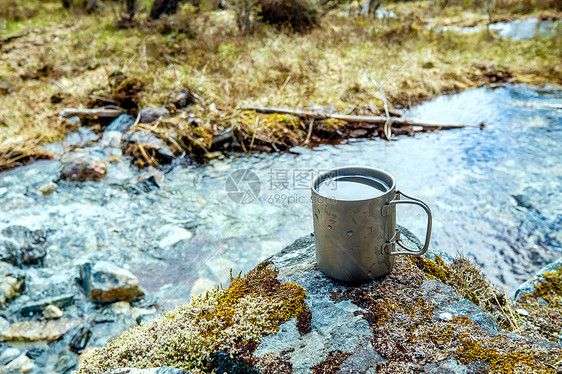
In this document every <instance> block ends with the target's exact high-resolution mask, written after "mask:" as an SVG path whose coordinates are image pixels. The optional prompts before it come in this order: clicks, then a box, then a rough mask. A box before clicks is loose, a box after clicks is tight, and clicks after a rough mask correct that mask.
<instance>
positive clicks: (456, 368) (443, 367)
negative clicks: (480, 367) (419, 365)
mask: <svg viewBox="0 0 562 374" xmlns="http://www.w3.org/2000/svg"><path fill="white" fill-rule="evenodd" d="M424 369H425V372H426V373H429V374H465V373H468V369H467V367H466V366H465V365H463V364H461V363H460V362H458V361H457V360H455V359H454V358H448V359H446V360H443V361H440V362H432V363H430V364H427V365H425V368H424Z"/></svg>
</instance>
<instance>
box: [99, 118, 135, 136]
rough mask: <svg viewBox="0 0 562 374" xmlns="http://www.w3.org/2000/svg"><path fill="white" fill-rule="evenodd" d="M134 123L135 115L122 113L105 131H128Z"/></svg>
mask: <svg viewBox="0 0 562 374" xmlns="http://www.w3.org/2000/svg"><path fill="white" fill-rule="evenodd" d="M134 123H135V117H133V116H131V115H128V114H121V115H120V116H119V117H117V118H115V119H114V120H113V121H112V122H111V123H110V124H109V126H107V127H106V128H105V132H110V131H117V132H121V133H122V132H125V131H127V130H128V129H129V127H131V126H132V125H133V124H134Z"/></svg>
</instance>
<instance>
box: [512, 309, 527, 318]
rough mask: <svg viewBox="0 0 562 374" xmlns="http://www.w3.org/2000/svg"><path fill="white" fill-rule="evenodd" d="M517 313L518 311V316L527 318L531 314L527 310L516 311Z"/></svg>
mask: <svg viewBox="0 0 562 374" xmlns="http://www.w3.org/2000/svg"><path fill="white" fill-rule="evenodd" d="M515 311H516V312H517V314H519V315H520V316H524V317H527V316H528V315H529V312H527V311H526V310H525V309H515Z"/></svg>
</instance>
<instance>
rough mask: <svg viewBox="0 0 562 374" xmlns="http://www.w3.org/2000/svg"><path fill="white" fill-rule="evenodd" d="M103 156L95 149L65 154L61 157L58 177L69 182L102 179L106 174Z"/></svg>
mask: <svg viewBox="0 0 562 374" xmlns="http://www.w3.org/2000/svg"><path fill="white" fill-rule="evenodd" d="M105 157H106V155H105V153H103V152H101V153H100V152H96V150H95V149H88V150H87V151H76V152H71V153H69V154H66V155H64V156H63V157H62V158H61V170H60V178H61V179H65V180H68V181H71V182H85V181H99V180H102V179H103V178H105V176H106V174H107V164H106V163H105V161H104V159H105Z"/></svg>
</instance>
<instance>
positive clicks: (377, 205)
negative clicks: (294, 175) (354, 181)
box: [311, 167, 431, 282]
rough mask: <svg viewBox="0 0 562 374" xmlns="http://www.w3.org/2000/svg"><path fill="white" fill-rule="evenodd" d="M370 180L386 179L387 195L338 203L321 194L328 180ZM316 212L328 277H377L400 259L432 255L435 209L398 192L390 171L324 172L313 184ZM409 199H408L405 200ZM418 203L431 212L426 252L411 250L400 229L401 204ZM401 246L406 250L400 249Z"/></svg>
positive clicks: (318, 245)
mask: <svg viewBox="0 0 562 374" xmlns="http://www.w3.org/2000/svg"><path fill="white" fill-rule="evenodd" d="M345 176H349V177H367V178H374V179H375V180H378V181H382V182H383V183H384V184H385V185H386V191H385V192H382V191H381V192H380V195H378V196H375V197H373V198H369V199H365V200H337V199H334V198H331V197H327V196H323V195H321V194H320V193H319V192H318V190H319V186H320V184H321V183H322V182H328V181H329V180H332V179H333V180H335V181H336V182H335V183H337V179H341V178H342V177H345ZM311 189H312V211H313V216H314V238H315V242H316V261H317V263H318V267H319V268H320V270H321V271H322V272H323V273H324V274H326V275H327V276H329V277H331V278H334V279H337V280H341V281H347V282H358V281H366V280H370V279H375V278H379V277H382V276H384V275H386V274H388V273H389V272H390V271H391V270H392V267H393V266H394V256H396V255H415V256H419V255H422V254H424V253H425V252H426V251H427V248H428V246H429V240H430V237H431V211H430V209H429V207H428V206H427V205H426V204H425V203H424V202H423V201H421V200H419V199H417V198H415V197H411V196H408V195H406V194H405V193H403V192H401V191H399V190H397V189H396V180H395V179H394V177H393V176H392V175H391V174H389V173H387V172H386V171H384V170H380V169H375V168H369V167H341V168H336V169H332V170H329V171H326V172H323V173H321V174H319V175H318V176H316V177H315V178H314V180H313V181H312V186H311ZM401 196H404V197H406V198H407V200H400V197H401ZM398 204H414V205H418V206H420V207H422V208H423V209H424V210H425V212H426V213H427V231H426V234H425V244H424V246H423V248H421V249H419V248H408V247H407V246H406V245H405V244H404V243H403V242H402V241H401V240H400V230H399V229H397V228H396V205H398ZM396 245H398V246H399V247H401V248H402V249H403V250H400V251H395V247H396Z"/></svg>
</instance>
